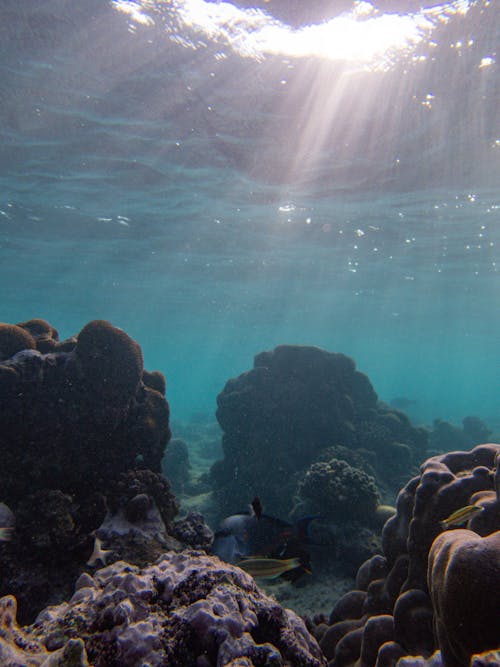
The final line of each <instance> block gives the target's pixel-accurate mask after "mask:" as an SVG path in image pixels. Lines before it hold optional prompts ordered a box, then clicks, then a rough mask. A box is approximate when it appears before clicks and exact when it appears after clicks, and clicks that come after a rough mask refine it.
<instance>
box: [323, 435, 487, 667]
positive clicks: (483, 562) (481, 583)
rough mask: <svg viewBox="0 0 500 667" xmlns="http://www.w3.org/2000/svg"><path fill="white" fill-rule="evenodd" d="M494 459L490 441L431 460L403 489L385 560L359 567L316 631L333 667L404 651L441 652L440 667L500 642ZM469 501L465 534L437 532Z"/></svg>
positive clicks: (386, 661) (378, 661)
mask: <svg viewBox="0 0 500 667" xmlns="http://www.w3.org/2000/svg"><path fill="white" fill-rule="evenodd" d="M499 460H500V445H496V444H486V445H479V446H477V447H475V448H474V449H472V450H471V451H470V452H450V453H448V454H444V455H442V456H435V457H432V458H430V459H428V460H427V461H426V462H425V463H424V464H423V465H422V466H421V473H420V475H419V476H418V477H415V478H413V479H412V480H410V481H409V482H408V484H406V486H405V487H404V488H403V489H402V490H401V492H400V493H399V496H398V500H397V512H396V514H395V516H394V517H392V518H391V519H389V520H388V521H387V523H386V524H385V526H384V529H383V532H382V546H383V555H376V556H374V557H372V558H371V559H370V560H368V561H366V562H365V563H364V564H363V565H362V566H361V567H360V569H359V571H358V575H357V578H356V589H357V590H356V591H351V592H350V593H348V594H346V596H344V597H343V598H341V599H340V600H339V601H338V602H337V604H336V605H335V607H334V609H333V610H332V613H331V616H330V625H329V627H328V628H324V627H321V630H320V631H319V630H318V632H320V635H321V640H320V646H321V647H322V649H323V651H324V653H325V655H326V657H327V658H328V659H329V660H330V661H331V664H332V665H333V667H343V666H344V665H351V664H353V663H354V662H356V661H357V660H361V662H360V665H363V667H374V666H375V665H394V664H395V663H396V661H397V660H398V659H399V658H401V657H402V656H405V655H414V656H415V655H421V656H424V658H429V657H430V656H431V655H432V653H433V652H434V651H435V649H437V648H441V649H442V651H443V656H442V658H443V661H444V664H445V667H459V666H461V667H466V666H467V665H468V664H469V657H470V655H471V654H472V653H473V652H478V653H479V652H481V651H482V650H486V649H488V648H491V647H492V646H491V641H492V639H493V643H494V638H495V634H496V638H497V640H498V643H499V644H500V625H499V624H498V619H499V618H500V608H499V606H498V605H499V600H500V596H499V590H498V586H499V581H500V579H499V576H498V565H499V563H500V551H499V542H498V534H499V533H498V531H499V530H500V511H499V507H500V505H499V500H500V499H499V498H498V496H497V491H496V489H499V488H500V483H499V482H500V470H499V468H500V463H499ZM469 504H478V505H481V506H482V507H483V510H482V512H481V513H480V514H478V515H477V516H476V517H475V518H473V519H472V520H471V521H470V523H469V528H470V529H471V530H451V531H449V532H445V533H443V528H442V526H441V523H440V522H441V521H442V520H443V519H445V518H447V517H448V516H450V515H451V514H452V513H453V512H454V511H456V510H457V509H459V508H461V507H464V506H465V505H469ZM473 531H475V532H473ZM436 538H437V539H436ZM434 540H435V541H434ZM433 543H434V546H432V545H433ZM431 546H432V549H431ZM429 552H431V558H430V561H429ZM428 564H429V586H430V594H429V586H428V583H427V569H428ZM465 570H467V572H466V571H465ZM462 580H463V589H462V590H460V586H461V583H460V582H461V581H462ZM473 589H474V590H473ZM467 591H468V592H467ZM458 615H459V616H460V621H458ZM388 616H389V617H390V618H391V619H392V625H391V623H390V621H389V620H388V619H387V617H388ZM434 628H436V631H435V630H434ZM320 635H319V634H318V636H320ZM360 656H362V659H360ZM440 659H441V658H440ZM415 664H417V663H415Z"/></svg>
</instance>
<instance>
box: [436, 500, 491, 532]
mask: <svg viewBox="0 0 500 667" xmlns="http://www.w3.org/2000/svg"><path fill="white" fill-rule="evenodd" d="M483 509H484V507H482V506H481V505H466V506H465V507H461V508H460V509H459V510H456V512H453V514H450V516H449V517H447V518H446V519H444V520H443V521H440V522H439V523H440V525H441V528H443V529H446V528H452V527H454V526H461V525H462V524H464V523H466V522H467V521H469V520H470V519H472V517H473V516H476V514H479V512H482V511H483Z"/></svg>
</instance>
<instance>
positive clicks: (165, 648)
mask: <svg viewBox="0 0 500 667" xmlns="http://www.w3.org/2000/svg"><path fill="white" fill-rule="evenodd" d="M33 633H34V635H35V636H36V637H38V638H42V637H59V643H60V644H61V645H63V644H64V642H66V641H67V639H68V638H77V637H81V638H83V639H84V641H85V645H86V649H87V653H88V657H89V661H90V662H91V663H92V664H93V665H94V667H118V666H120V667H142V665H146V664H147V665H150V666H151V667H157V666H158V667H159V666H160V665H166V664H168V665H197V664H204V665H206V666H207V667H208V666H213V667H215V666H217V667H224V666H225V665H232V664H235V662H234V661H241V662H238V664H243V665H244V664H248V665H252V664H255V665H264V664H265V665H276V666H278V665H284V664H286V665H289V667H324V666H325V665H326V662H325V660H324V657H323V656H322V653H321V651H320V649H319V646H318V645H317V643H316V641H315V640H314V639H313V638H312V636H311V635H310V634H309V633H308V631H307V629H306V627H305V625H304V623H303V622H302V621H301V620H300V619H299V618H298V617H297V616H296V615H295V614H294V613H293V612H292V611H289V610H285V609H283V608H282V607H280V606H279V605H278V604H277V603H276V602H275V601H273V600H271V599H270V598H269V597H267V596H266V595H264V594H263V593H262V592H261V591H260V590H259V589H258V588H257V586H256V584H255V582H254V581H253V579H252V578H251V577H250V576H248V575H247V574H246V573H245V572H243V571H242V570H240V569H238V568H236V567H234V566H231V565H227V564H223V563H222V562H221V561H219V560H218V559H217V558H212V557H209V556H206V555H205V554H203V553H201V552H183V553H168V554H165V555H164V556H163V557H162V558H161V559H160V560H159V561H158V562H157V563H155V564H154V565H151V566H149V567H146V568H144V569H140V568H138V567H135V566H131V565H129V564H127V563H125V562H123V561H120V562H116V563H114V564H113V565H110V566H108V567H105V568H103V569H101V570H99V571H98V572H96V574H95V575H94V576H93V577H91V576H89V575H88V574H85V575H82V576H81V577H80V579H79V580H78V582H77V585H76V591H75V593H74V595H73V597H72V598H71V599H70V601H69V602H67V603H63V604H61V605H59V606H57V607H49V608H47V609H46V610H45V611H44V612H42V613H41V614H40V615H39V617H38V619H37V621H36V623H35V625H34V626H33ZM245 660H247V661H248V662H245Z"/></svg>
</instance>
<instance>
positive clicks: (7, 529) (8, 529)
mask: <svg viewBox="0 0 500 667" xmlns="http://www.w3.org/2000/svg"><path fill="white" fill-rule="evenodd" d="M13 530H14V529H13V528H12V526H3V527H2V528H0V542H10V540H11V539H12V532H13Z"/></svg>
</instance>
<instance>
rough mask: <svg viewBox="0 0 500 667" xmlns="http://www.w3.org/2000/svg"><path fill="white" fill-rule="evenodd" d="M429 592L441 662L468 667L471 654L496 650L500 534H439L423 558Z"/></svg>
mask: <svg viewBox="0 0 500 667" xmlns="http://www.w3.org/2000/svg"><path fill="white" fill-rule="evenodd" d="M428 584H429V592H430V596H431V599H432V603H433V607H434V627H435V630H436V635H437V640H438V644H439V647H440V649H441V654H442V656H443V659H444V662H445V664H446V665H448V666H449V667H459V666H460V665H467V664H469V662H470V660H471V657H472V655H474V654H475V653H480V652H483V651H486V650H489V649H496V648H500V530H497V531H496V532H495V533H492V534H491V535H488V536H487V537H480V536H479V535H476V533H473V532H471V531H470V530H453V531H450V532H446V533H443V534H442V535H439V536H438V537H437V538H436V539H435V540H434V542H433V544H432V548H431V550H430V554H429V570H428Z"/></svg>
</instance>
